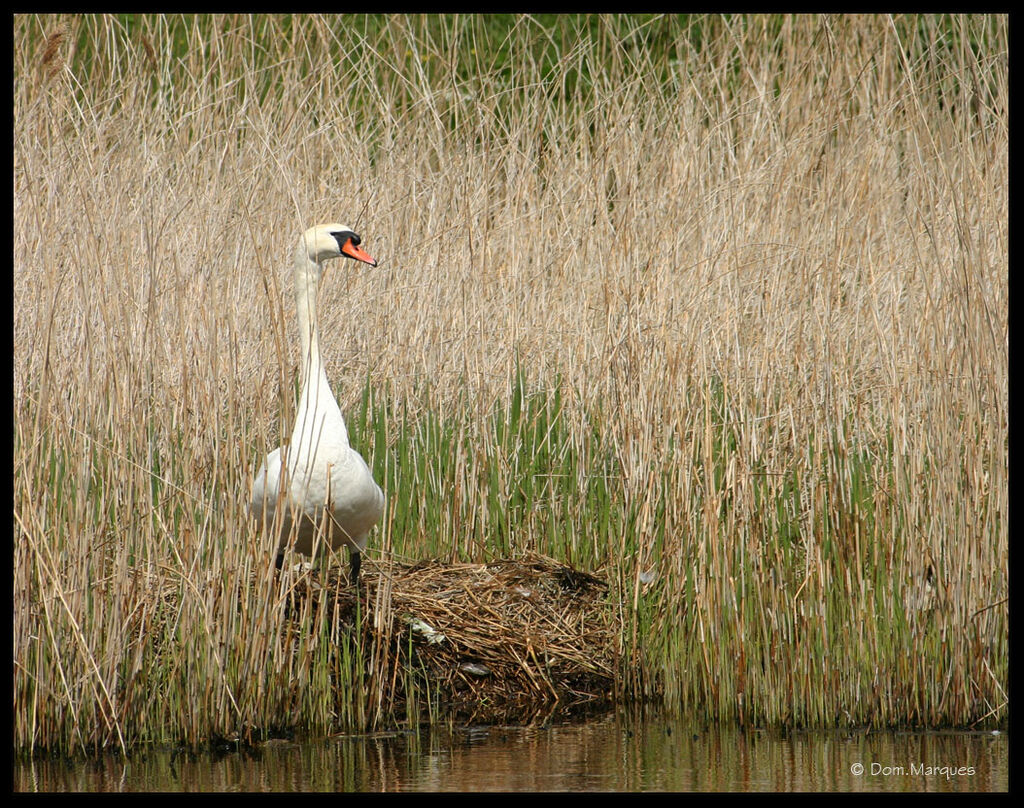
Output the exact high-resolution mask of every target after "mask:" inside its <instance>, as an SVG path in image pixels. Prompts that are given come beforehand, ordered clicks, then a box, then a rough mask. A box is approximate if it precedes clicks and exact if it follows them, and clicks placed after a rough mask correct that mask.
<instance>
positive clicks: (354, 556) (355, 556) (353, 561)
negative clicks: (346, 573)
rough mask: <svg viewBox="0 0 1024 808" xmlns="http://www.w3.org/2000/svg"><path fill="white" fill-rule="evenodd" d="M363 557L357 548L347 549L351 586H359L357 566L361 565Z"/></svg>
mask: <svg viewBox="0 0 1024 808" xmlns="http://www.w3.org/2000/svg"><path fill="white" fill-rule="evenodd" d="M362 562H363V559H362V556H361V555H360V554H359V551H358V550H352V549H349V551H348V563H349V566H350V568H351V570H352V586H355V587H358V586H359V567H360V566H361V565H362Z"/></svg>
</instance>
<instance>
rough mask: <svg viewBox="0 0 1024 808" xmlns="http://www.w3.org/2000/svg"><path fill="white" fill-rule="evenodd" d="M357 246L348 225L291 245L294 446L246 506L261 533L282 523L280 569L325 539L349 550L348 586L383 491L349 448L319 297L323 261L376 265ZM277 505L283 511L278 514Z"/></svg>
mask: <svg viewBox="0 0 1024 808" xmlns="http://www.w3.org/2000/svg"><path fill="white" fill-rule="evenodd" d="M359 242H360V239H359V236H357V235H356V234H355V233H354V232H353V230H352V228H350V227H345V226H344V225H340V224H321V225H317V226H316V227H311V228H310V229H309V230H307V231H306V232H305V233H303V234H302V238H301V239H300V241H299V243H298V246H297V247H296V248H295V305H296V309H297V314H298V320H299V338H300V339H301V341H302V394H301V396H300V397H299V406H298V409H297V410H296V413H295V428H294V429H293V430H292V438H291V442H290V443H289V444H288V445H287V446H286V447H284V448H283V449H275V450H274V451H273V452H271V453H270V454H269V455H268V456H267V459H266V460H264V461H263V465H262V466H261V467H260V470H259V472H258V473H257V474H256V478H255V480H254V481H253V486H252V501H251V503H250V505H249V513H250V514H251V515H252V516H253V517H255V518H256V519H257V520H258V521H259V522H260V523H261V525H262V526H263V527H264V529H266V530H273V528H274V525H275V524H277V523H278V522H280V534H279V537H278V555H277V563H278V565H280V563H281V560H282V558H283V556H284V552H285V550H286V549H288V548H289V547H291V548H292V549H294V550H296V551H298V552H300V553H303V554H304V555H309V556H312V555H313V554H314V553H315V552H316V550H317V546H316V545H318V544H319V545H321V546H322V543H324V542H326V544H327V545H329V546H330V548H331V549H334V550H336V549H339V548H340V547H343V546H346V545H347V546H348V548H349V557H350V561H351V569H352V582H353V584H355V583H357V582H358V580H359V565H360V553H362V551H363V550H365V549H366V542H367V536H368V534H369V532H370V528H372V527H373V526H374V525H375V524H376V523H377V522H378V521H379V520H380V518H381V516H382V515H383V513H384V492H383V491H381V489H380V486H378V485H377V483H376V482H375V481H374V479H373V475H372V474H371V473H370V469H369V468H368V467H367V465H366V461H365V460H363V458H362V456H361V455H360V454H359V453H358V452H357V451H355V450H354V449H353V448H352V447H351V446H349V443H348V429H346V427H345V420H344V418H342V417H341V410H339V409H338V403H337V402H336V401H335V400H334V394H333V393H332V392H331V387H330V384H329V383H328V381H327V372H326V370H325V369H324V363H323V359H322V357H321V356H320V331H319V327H318V325H317V316H316V292H317V285H318V284H319V281H320V276H321V275H322V274H323V271H324V267H323V262H324V261H327V260H328V259H331V258H340V257H341V256H347V257H349V258H354V259H355V260H357V261H363V262H365V263H367V264H369V265H370V266H374V267H375V266H377V262H376V261H375V260H373V258H371V257H370V256H369V255H368V254H367V253H366V251H365V250H363V249H362V247H360V246H359ZM282 481H285V482H284V483H283V484H284V485H285V490H282ZM279 507H282V508H284V512H283V513H282V514H281V515H280V517H278V515H277V509H278V508H279ZM275 520H276V521H275ZM296 522H297V527H296V530H295V531H294V533H295V535H294V543H292V538H293V535H292V534H293V525H295V524H296ZM321 525H323V528H324V530H323V532H322V533H321V531H320V528H321ZM318 533H319V534H320V535H319V536H318Z"/></svg>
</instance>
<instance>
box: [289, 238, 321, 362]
mask: <svg viewBox="0 0 1024 808" xmlns="http://www.w3.org/2000/svg"><path fill="white" fill-rule="evenodd" d="M320 272H321V267H320V265H319V264H317V263H316V262H315V261H311V260H310V259H309V258H308V257H307V256H306V254H305V251H304V250H299V251H298V252H297V253H296V256H295V309H296V314H297V315H298V321H299V341H300V345H301V346H302V380H303V382H308V381H309V380H310V379H311V378H313V377H314V375H318V374H322V373H324V367H323V361H322V359H321V356H320V325H319V322H318V320H317V313H316V292H317V286H318V281H319V278H320Z"/></svg>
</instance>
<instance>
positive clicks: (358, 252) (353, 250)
mask: <svg viewBox="0 0 1024 808" xmlns="http://www.w3.org/2000/svg"><path fill="white" fill-rule="evenodd" d="M341 251H342V252H343V253H345V255H347V256H348V257H349V258H355V259H356V260H357V261H362V262H363V263H364V264H369V265H370V266H371V267H375V266H377V262H376V261H375V260H374V259H373V258H371V257H370V254H369V253H367V252H366V250H364V249H363V248H362V247H360V246H359V245H358V244H353V243H352V239H347V240H346V241H345V246H344V247H342V248H341Z"/></svg>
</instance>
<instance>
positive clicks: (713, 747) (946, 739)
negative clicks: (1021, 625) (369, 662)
mask: <svg viewBox="0 0 1024 808" xmlns="http://www.w3.org/2000/svg"><path fill="white" fill-rule="evenodd" d="M1008 757H1009V739H1008V736H1007V735H1006V734H1005V733H996V734H993V733H980V732H979V733H967V732H928V733H910V732H907V733H892V732H872V733H866V732H828V733H822V732H813V733H788V734H780V733H777V732H763V731H747V732H743V731H741V730H739V729H737V728H712V729H704V728H701V729H697V728H695V727H694V726H692V725H688V724H687V723H685V722H682V721H676V720H668V719H658V718H655V719H651V718H650V717H647V718H644V719H643V720H641V719H640V718H637V717H629V716H625V715H622V714H611V715H606V716H602V717H598V718H592V719H589V720H586V721H583V722H579V723H571V724H548V725H538V726H477V727H452V728H446V729H431V730H429V731H427V730H424V731H421V732H420V733H418V734H416V733H380V734H375V735H362V736H339V737H335V738H331V739H327V740H320V741H316V742H306V743H296V742H289V741H271V742H269V743H266V744H264V745H262V746H261V747H259V748H258V749H255V750H248V751H244V752H234V751H232V752H229V753H220V754H216V753H203V754H197V755H190V754H188V753H180V752H179V753H174V752H172V751H171V750H157V751H152V752H147V753H145V754H138V755H135V756H133V757H131V758H130V759H129V760H127V761H125V760H122V759H121V758H119V757H116V756H113V755H110V756H104V757H101V758H96V759H92V760H89V761H79V762H67V761H51V760H37V761H33V762H29V763H16V764H15V766H14V789H15V790H16V791H366V792H393V791H939V792H946V791H975V792H979V791H1005V790H1007V789H1008V768H1009V763H1008Z"/></svg>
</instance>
